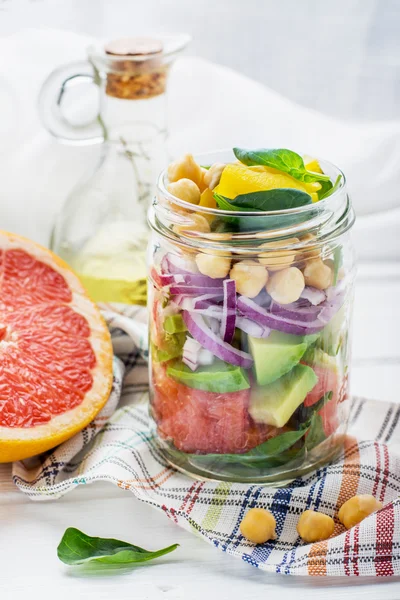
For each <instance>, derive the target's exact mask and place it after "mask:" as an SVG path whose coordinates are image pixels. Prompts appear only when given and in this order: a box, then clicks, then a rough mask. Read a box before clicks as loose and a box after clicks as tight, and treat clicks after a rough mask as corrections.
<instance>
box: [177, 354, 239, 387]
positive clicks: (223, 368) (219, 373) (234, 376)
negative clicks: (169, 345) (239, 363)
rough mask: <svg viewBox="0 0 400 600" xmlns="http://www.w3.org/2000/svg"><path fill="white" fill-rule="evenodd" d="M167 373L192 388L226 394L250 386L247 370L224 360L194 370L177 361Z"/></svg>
mask: <svg viewBox="0 0 400 600" xmlns="http://www.w3.org/2000/svg"><path fill="white" fill-rule="evenodd" d="M167 375H169V377H172V378H173V379H175V381H178V382H179V383H183V384H184V385H187V386H188V387H190V388H195V389H197V390H203V391H205V392H215V393H217V394H225V393H229V392H238V391H240V390H247V389H248V388H249V387H250V383H249V379H248V377H247V374H246V371H245V370H244V369H242V368H241V367H235V366H234V365H230V364H228V363H226V362H224V361H222V360H216V361H215V362H214V363H213V364H212V365H208V366H206V367H199V368H198V369H197V370H196V371H192V370H191V369H190V368H189V367H187V366H186V365H185V364H184V363H182V362H181V361H175V362H174V363H172V364H171V365H170V366H169V367H168V368H167Z"/></svg>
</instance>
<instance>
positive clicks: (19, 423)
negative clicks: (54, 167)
mask: <svg viewBox="0 0 400 600" xmlns="http://www.w3.org/2000/svg"><path fill="white" fill-rule="evenodd" d="M111 385H112V346H111V339H110V334H109V332H108V329H107V326H106V324H105V322H104V320H103V318H102V316H101V315H100V313H99V311H98V309H97V307H96V306H95V304H93V302H91V300H89V298H88V296H87V294H86V292H85V290H84V288H83V287H82V285H81V283H80V281H79V279H78V278H77V277H76V275H74V273H73V272H72V271H71V270H70V268H69V267H68V265H67V264H66V263H64V262H63V261H62V260H61V259H59V258H58V257H57V256H55V254H53V253H52V252H50V251H49V250H47V249H45V248H43V247H41V246H39V245H37V244H35V243H34V242H32V241H29V240H27V239H25V238H22V237H20V236H17V235H14V234H11V233H6V232H2V231H0V462H9V461H13V460H20V459H23V458H27V457H29V456H33V455H35V454H38V453H40V452H44V451H45V450H49V449H50V448H53V447H55V446H57V445H58V444H60V443H61V442H63V441H65V440H67V439H68V438H70V437H72V436H73V435H74V434H75V433H76V432H78V431H80V430H81V429H83V427H85V426H86V425H87V424H88V423H90V421H91V420H92V419H93V418H94V416H95V415H96V414H97V413H98V412H99V410H100V409H101V408H102V407H103V406H104V404H105V403H106V401H107V399H108V397H109V394H110V390H111Z"/></svg>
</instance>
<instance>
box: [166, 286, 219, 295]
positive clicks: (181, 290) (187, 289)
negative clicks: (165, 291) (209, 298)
mask: <svg viewBox="0 0 400 600" xmlns="http://www.w3.org/2000/svg"><path fill="white" fill-rule="evenodd" d="M169 291H170V293H171V294H172V295H173V296H175V295H180V294H182V295H184V296H200V295H202V294H208V293H211V294H218V293H221V288H218V287H208V286H197V285H185V284H183V283H179V284H173V285H171V287H170V288H169Z"/></svg>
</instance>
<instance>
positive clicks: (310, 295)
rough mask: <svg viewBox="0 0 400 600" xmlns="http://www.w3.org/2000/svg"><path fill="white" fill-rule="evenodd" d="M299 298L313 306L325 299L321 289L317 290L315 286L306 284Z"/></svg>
mask: <svg viewBox="0 0 400 600" xmlns="http://www.w3.org/2000/svg"><path fill="white" fill-rule="evenodd" d="M300 298H304V299H305V300H308V301H309V302H311V304H312V305H313V306H318V304H321V302H323V301H324V300H325V299H326V294H325V292H324V291H323V290H318V289H317V288H315V287H312V286H310V285H306V287H305V288H304V289H303V291H302V292H301V294H300Z"/></svg>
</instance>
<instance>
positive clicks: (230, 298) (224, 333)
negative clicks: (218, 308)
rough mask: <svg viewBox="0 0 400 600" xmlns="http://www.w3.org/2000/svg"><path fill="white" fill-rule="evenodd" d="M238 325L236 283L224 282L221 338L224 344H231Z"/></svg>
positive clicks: (232, 281)
mask: <svg viewBox="0 0 400 600" xmlns="http://www.w3.org/2000/svg"><path fill="white" fill-rule="evenodd" d="M235 323H236V281H235V280H234V279H225V280H224V302H223V305H222V321H221V337H222V339H223V340H224V342H228V344H230V343H231V341H232V340H233V336H234V334H235Z"/></svg>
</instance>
